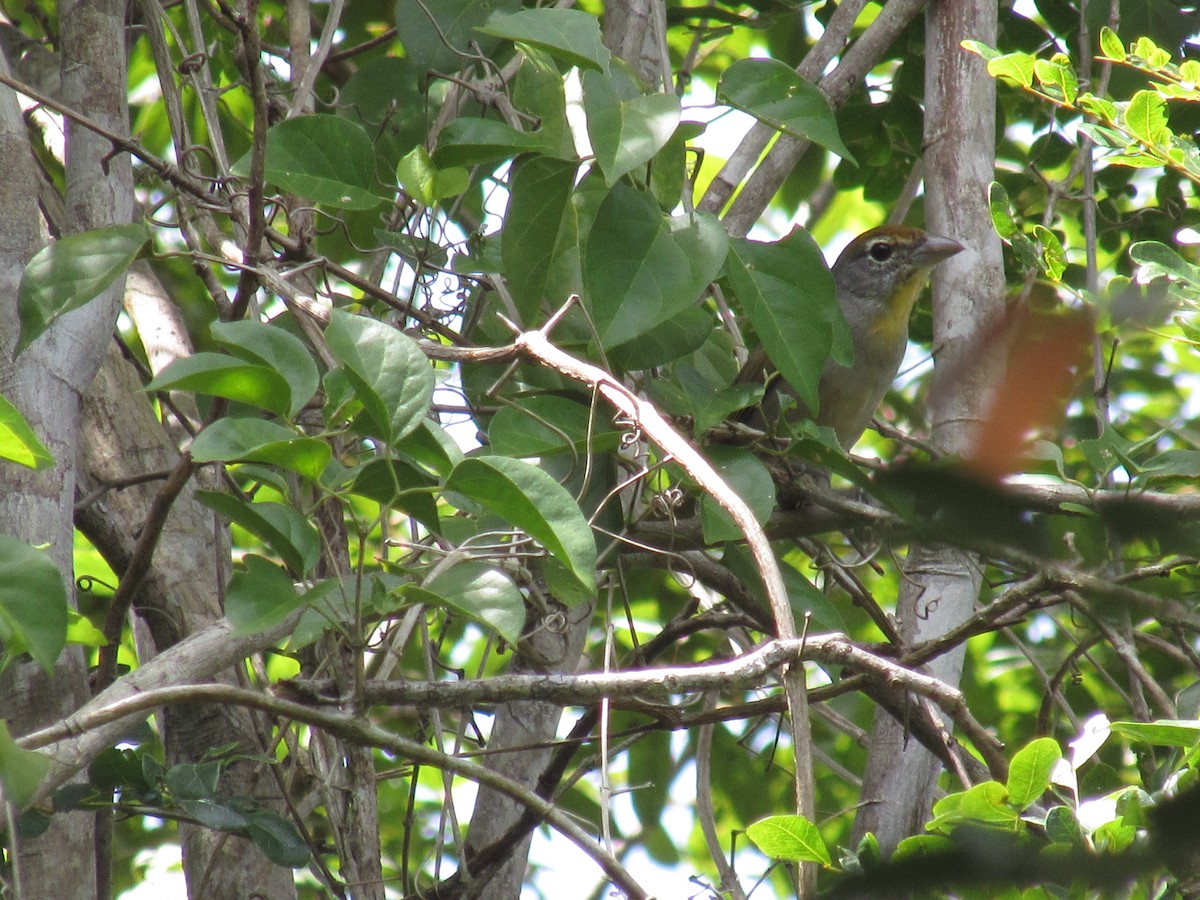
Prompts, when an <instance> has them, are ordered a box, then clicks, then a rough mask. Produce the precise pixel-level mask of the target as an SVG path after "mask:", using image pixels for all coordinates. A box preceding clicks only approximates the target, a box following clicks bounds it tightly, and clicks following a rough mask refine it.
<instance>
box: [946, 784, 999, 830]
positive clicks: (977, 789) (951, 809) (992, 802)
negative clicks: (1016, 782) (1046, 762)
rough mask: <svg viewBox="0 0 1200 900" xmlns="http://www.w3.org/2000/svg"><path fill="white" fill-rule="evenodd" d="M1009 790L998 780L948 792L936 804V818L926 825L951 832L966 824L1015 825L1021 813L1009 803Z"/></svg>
mask: <svg viewBox="0 0 1200 900" xmlns="http://www.w3.org/2000/svg"><path fill="white" fill-rule="evenodd" d="M1007 801H1008V791H1007V790H1006V789H1005V787H1004V785H1002V784H1000V783H999V782H996V781H984V782H982V783H981V784H977V785H975V786H974V787H971V788H969V789H968V790H965V791H961V792H959V793H956V794H948V795H947V796H945V797H943V798H942V799H941V800H939V801H937V803H935V804H934V805H933V820H932V821H931V822H929V823H928V824H927V825H926V826H925V827H926V828H928V829H930V830H931V831H936V830H942V831H949V830H951V829H952V828H953V827H954V826H956V825H960V824H963V823H970V824H973V825H1000V826H1006V825H1007V826H1011V825H1014V824H1015V823H1016V822H1017V821H1018V820H1019V818H1020V814H1019V813H1018V812H1017V811H1016V810H1015V809H1013V808H1012V806H1010V805H1009V804H1008V802H1007Z"/></svg>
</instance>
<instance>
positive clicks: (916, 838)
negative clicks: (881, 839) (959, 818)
mask: <svg viewBox="0 0 1200 900" xmlns="http://www.w3.org/2000/svg"><path fill="white" fill-rule="evenodd" d="M954 848H955V844H954V843H953V842H952V841H951V840H950V839H949V838H946V837H942V836H941V835H940V834H914V835H911V836H909V837H906V838H904V840H902V841H901V842H900V843H898V844H897V845H896V850H895V852H893V853H892V862H900V860H902V859H912V858H914V857H928V856H932V857H938V856H944V855H945V854H946V853H948V852H950V851H951V850H953V849H954Z"/></svg>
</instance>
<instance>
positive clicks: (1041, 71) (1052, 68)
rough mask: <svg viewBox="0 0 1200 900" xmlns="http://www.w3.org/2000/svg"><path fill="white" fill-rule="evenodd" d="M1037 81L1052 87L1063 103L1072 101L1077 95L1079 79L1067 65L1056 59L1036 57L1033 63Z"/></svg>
mask: <svg viewBox="0 0 1200 900" xmlns="http://www.w3.org/2000/svg"><path fill="white" fill-rule="evenodd" d="M1033 72H1034V74H1035V75H1036V76H1037V80H1038V83H1039V84H1041V85H1042V86H1043V87H1047V88H1052V89H1054V91H1055V92H1057V95H1058V98H1059V99H1061V100H1062V101H1063V102H1064V103H1074V102H1075V98H1076V97H1077V96H1078V95H1079V80H1078V79H1077V78H1076V77H1075V72H1074V71H1073V70H1072V69H1071V67H1070V66H1069V65H1067V64H1066V63H1064V62H1062V61H1060V60H1058V59H1053V60H1050V59H1038V60H1035V61H1034V63H1033Z"/></svg>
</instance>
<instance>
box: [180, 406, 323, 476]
mask: <svg viewBox="0 0 1200 900" xmlns="http://www.w3.org/2000/svg"><path fill="white" fill-rule="evenodd" d="M189 451H190V452H191V454H192V459H194V460H195V461H196V462H260V463H270V464H272V465H276V466H282V467H283V468H285V469H289V470H291V471H293V472H296V473H297V474H299V475H303V476H304V477H305V478H307V479H309V480H310V481H317V480H319V479H320V477H321V473H323V472H324V471H325V467H326V466H328V465H329V461H330V460H331V459H332V458H333V451H332V450H330V449H329V445H328V444H327V443H325V442H324V441H322V440H318V439H317V438H306V437H297V436H296V432H294V431H292V430H290V429H288V428H286V427H284V426H283V425H280V424H279V423H278V422H268V421H265V420H263V419H248V418H239V417H237V416H226V417H225V418H223V419H217V421H215V422H213V423H212V424H211V425H209V426H208V427H207V428H205V429H204V430H203V431H202V432H200V433H199V434H198V435H196V439H195V440H194V441H192V446H191V447H190V448H189Z"/></svg>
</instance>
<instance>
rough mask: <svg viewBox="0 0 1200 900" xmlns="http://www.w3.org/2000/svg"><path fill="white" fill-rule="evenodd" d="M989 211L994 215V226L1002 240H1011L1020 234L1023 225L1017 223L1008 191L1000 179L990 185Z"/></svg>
mask: <svg viewBox="0 0 1200 900" xmlns="http://www.w3.org/2000/svg"><path fill="white" fill-rule="evenodd" d="M988 211H989V212H990V213H991V216H992V227H993V228H994V229H996V234H997V235H998V236H999V238H1000V240H1002V241H1009V240H1011V239H1012V238H1013V237H1014V236H1015V235H1017V234H1020V232H1021V226H1020V225H1018V224H1017V220H1016V217H1015V216H1014V215H1013V210H1012V204H1011V203H1010V202H1009V199H1008V192H1007V191H1005V190H1004V186H1003V185H1002V184H1000V182H998V181H993V182H992V183H991V184H990V185H989V186H988Z"/></svg>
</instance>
